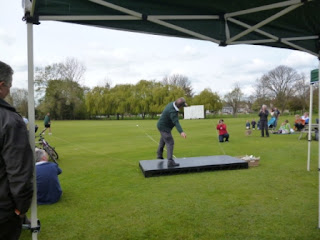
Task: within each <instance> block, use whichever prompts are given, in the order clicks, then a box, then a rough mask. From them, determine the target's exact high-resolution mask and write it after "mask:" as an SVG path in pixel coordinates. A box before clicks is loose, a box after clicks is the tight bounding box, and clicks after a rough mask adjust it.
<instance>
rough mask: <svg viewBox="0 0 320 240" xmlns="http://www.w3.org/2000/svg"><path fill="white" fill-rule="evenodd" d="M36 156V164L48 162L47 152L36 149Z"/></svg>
mask: <svg viewBox="0 0 320 240" xmlns="http://www.w3.org/2000/svg"><path fill="white" fill-rule="evenodd" d="M35 155H36V156H35V158H36V162H48V159H49V157H48V154H47V153H46V151H45V150H43V149H40V148H36V150H35Z"/></svg>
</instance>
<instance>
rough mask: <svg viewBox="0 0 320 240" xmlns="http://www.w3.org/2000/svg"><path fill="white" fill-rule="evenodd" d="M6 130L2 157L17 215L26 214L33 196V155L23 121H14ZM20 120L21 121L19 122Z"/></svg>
mask: <svg viewBox="0 0 320 240" xmlns="http://www.w3.org/2000/svg"><path fill="white" fill-rule="evenodd" d="M14 120H15V121H12V122H11V123H9V124H8V126H7V127H6V129H5V134H4V139H3V150H2V156H3V159H4V162H5V165H6V174H7V178H8V184H9V188H10V193H11V196H12V199H13V201H14V203H15V208H16V214H18V215H22V214H25V213H26V212H27V211H28V209H29V207H30V204H31V199H32V194H33V168H34V166H33V165H34V163H33V153H32V150H31V147H30V144H29V140H28V134H27V128H26V126H25V124H24V122H23V121H22V119H21V120H20V119H14ZM19 120H20V121H19Z"/></svg>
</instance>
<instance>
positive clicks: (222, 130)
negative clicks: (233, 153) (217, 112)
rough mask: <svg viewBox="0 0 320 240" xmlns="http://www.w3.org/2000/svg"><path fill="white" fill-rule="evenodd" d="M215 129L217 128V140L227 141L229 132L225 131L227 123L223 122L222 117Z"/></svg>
mask: <svg viewBox="0 0 320 240" xmlns="http://www.w3.org/2000/svg"><path fill="white" fill-rule="evenodd" d="M217 130H219V142H223V141H224V139H225V141H226V142H229V133H228V132H227V125H226V124H225V123H224V121H223V119H220V120H219V123H218V125H217Z"/></svg>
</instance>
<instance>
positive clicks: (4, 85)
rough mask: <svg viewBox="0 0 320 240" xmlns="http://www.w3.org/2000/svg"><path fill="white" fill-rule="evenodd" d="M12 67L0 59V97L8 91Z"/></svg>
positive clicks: (10, 83) (3, 96)
mask: <svg viewBox="0 0 320 240" xmlns="http://www.w3.org/2000/svg"><path fill="white" fill-rule="evenodd" d="M12 75H13V70H12V68H11V67H10V66H9V65H8V64H6V63H4V62H1V61H0V98H2V99H4V98H5V97H6V96H7V95H8V94H9V93H10V88H11V85H12Z"/></svg>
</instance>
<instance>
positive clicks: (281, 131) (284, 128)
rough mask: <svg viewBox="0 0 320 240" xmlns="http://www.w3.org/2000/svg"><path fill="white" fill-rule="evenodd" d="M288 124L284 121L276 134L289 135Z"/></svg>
mask: <svg viewBox="0 0 320 240" xmlns="http://www.w3.org/2000/svg"><path fill="white" fill-rule="evenodd" d="M290 128H291V127H290V123H289V121H288V120H285V121H284V122H283V123H282V124H281V126H280V128H279V130H278V132H277V133H278V134H289V133H290Z"/></svg>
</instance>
